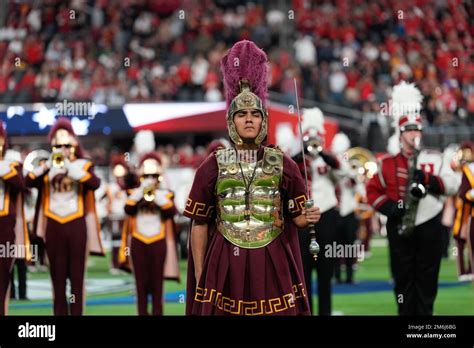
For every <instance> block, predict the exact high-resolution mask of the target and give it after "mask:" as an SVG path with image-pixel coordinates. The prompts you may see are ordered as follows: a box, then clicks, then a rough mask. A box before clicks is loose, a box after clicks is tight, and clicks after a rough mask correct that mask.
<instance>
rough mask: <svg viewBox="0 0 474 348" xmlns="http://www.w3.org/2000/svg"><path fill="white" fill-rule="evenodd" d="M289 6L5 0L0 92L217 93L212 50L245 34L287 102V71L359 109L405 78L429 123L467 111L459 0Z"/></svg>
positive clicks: (22, 97)
mask: <svg viewBox="0 0 474 348" xmlns="http://www.w3.org/2000/svg"><path fill="white" fill-rule="evenodd" d="M234 3H238V4H239V5H238V6H237V5H235V6H233V4H234ZM221 5H222V7H220V6H221ZM290 8H291V9H292V11H293V12H292V14H294V17H291V16H290V15H289V13H287V12H286V11H282V10H280V9H278V8H277V5H276V4H275V3H274V2H271V1H269V0H261V1H256V2H255V3H252V2H243V1H238V2H237V1H236V2H234V1H222V2H220V1H202V2H195V1H192V0H182V1H178V0H173V1H169V0H167V1H165V0H153V1H118V0H101V1H94V2H86V1H82V0H69V1H60V0H47V1H44V2H42V3H41V5H38V4H37V3H36V2H16V1H15V2H13V1H10V2H7V8H6V13H7V16H6V17H5V24H4V25H5V26H4V27H1V28H0V58H1V61H2V62H3V64H2V67H1V68H0V95H1V97H0V98H1V101H2V102H4V103H12V102H18V101H23V102H37V101H49V102H52V101H55V100H57V99H64V98H66V99H74V98H75V99H89V100H94V101H95V102H98V103H99V102H100V103H109V104H120V103H123V102H126V101H131V102H133V101H159V100H186V101H201V100H206V101H219V100H222V99H223V94H222V82H221V77H220V67H219V61H220V58H221V57H222V55H223V54H224V53H225V52H226V50H227V49H228V48H229V47H230V46H231V45H232V44H233V43H235V42H236V41H238V40H241V39H252V40H254V41H255V42H256V43H257V44H258V45H259V46H260V47H262V48H264V49H265V51H266V52H267V54H268V56H269V60H270V73H271V76H270V90H272V91H275V92H279V93H281V94H282V100H281V101H282V102H293V101H294V100H293V99H294V87H293V78H294V77H296V78H297V79H298V88H299V89H300V93H301V95H302V97H304V98H308V99H313V100H316V101H320V102H326V103H335V104H339V105H346V106H348V107H352V108H358V109H359V110H363V107H364V105H365V104H366V103H372V102H376V103H379V104H380V103H382V102H385V101H387V99H388V98H389V96H390V89H391V86H393V85H394V84H396V83H398V82H399V81H400V80H401V79H406V80H410V81H412V82H415V83H417V85H419V86H420V88H421V89H422V91H423V94H424V95H425V97H426V98H425V103H426V113H425V116H426V118H427V121H428V122H429V123H430V124H434V125H436V124H441V123H446V122H448V123H449V122H473V121H472V119H473V118H474V59H473V58H474V57H473V53H472V45H473V39H472V33H473V30H474V28H473V25H472V21H471V20H470V19H471V17H472V6H470V2H469V1H462V0H459V1H450V2H444V1H418V0H407V1H405V2H403V4H402V3H399V2H392V1H385V0H382V1H379V2H372V1H369V0H342V1H329V0H324V1H318V2H310V1H299V0H294V1H292V2H291V7H290ZM290 17H291V18H290ZM292 57H294V58H292ZM16 58H20V62H17V61H16V60H15V59H16ZM371 109H372V107H371Z"/></svg>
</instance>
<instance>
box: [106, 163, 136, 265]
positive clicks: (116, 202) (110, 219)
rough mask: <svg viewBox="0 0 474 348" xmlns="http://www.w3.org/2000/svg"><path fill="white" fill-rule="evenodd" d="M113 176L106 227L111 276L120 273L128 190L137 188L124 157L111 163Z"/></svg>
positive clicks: (108, 198)
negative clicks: (109, 241) (108, 237)
mask: <svg viewBox="0 0 474 348" xmlns="http://www.w3.org/2000/svg"><path fill="white" fill-rule="evenodd" d="M111 162H112V163H111V168H112V172H111V176H112V177H113V180H112V181H111V182H109V183H108V184H107V188H106V196H107V205H106V209H107V218H106V225H107V229H108V230H109V232H110V237H111V244H112V259H111V261H112V262H111V268H110V273H111V274H118V273H119V272H120V270H119V268H120V264H119V260H118V258H119V250H120V244H121V239H122V229H123V222H124V219H125V210H124V207H125V203H126V201H127V190H129V189H132V188H134V187H136V186H137V185H136V184H135V182H134V181H135V180H134V177H135V176H134V175H133V174H132V173H131V171H130V168H129V166H128V164H127V162H126V161H125V160H124V159H123V158H122V156H117V157H115V158H113V159H112V161H111Z"/></svg>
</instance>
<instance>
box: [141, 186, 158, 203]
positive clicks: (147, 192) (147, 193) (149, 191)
mask: <svg viewBox="0 0 474 348" xmlns="http://www.w3.org/2000/svg"><path fill="white" fill-rule="evenodd" d="M143 199H145V201H147V202H153V201H154V200H155V188H154V187H153V186H146V187H145V188H144V189H143Z"/></svg>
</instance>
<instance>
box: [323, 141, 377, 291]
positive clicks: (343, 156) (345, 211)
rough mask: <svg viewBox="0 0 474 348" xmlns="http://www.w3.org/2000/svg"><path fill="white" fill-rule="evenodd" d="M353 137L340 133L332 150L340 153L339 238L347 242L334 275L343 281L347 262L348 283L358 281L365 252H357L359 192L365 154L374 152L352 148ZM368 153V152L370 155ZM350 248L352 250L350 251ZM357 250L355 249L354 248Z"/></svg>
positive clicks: (338, 191)
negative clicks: (357, 272) (357, 271)
mask: <svg viewBox="0 0 474 348" xmlns="http://www.w3.org/2000/svg"><path fill="white" fill-rule="evenodd" d="M350 145H351V143H350V140H349V138H348V137H347V135H346V134H344V133H342V132H341V133H337V134H336V135H335V136H334V139H333V141H332V144H331V151H332V153H333V154H334V155H336V156H337V159H338V161H339V162H340V163H341V171H342V173H341V174H342V175H340V176H339V180H338V181H337V187H336V192H337V196H338V209H339V219H338V221H337V232H338V233H337V241H338V243H339V244H340V245H342V246H344V250H345V252H344V253H345V255H343V256H342V257H340V258H339V259H338V260H337V261H336V265H335V270H334V276H335V278H336V282H337V283H342V282H343V280H342V274H341V273H342V268H343V267H342V266H343V265H344V266H345V273H346V280H345V281H344V282H345V283H347V284H352V283H354V268H355V266H356V260H357V258H358V257H362V255H355V248H353V246H355V242H356V240H357V231H358V228H359V221H358V220H357V217H356V214H355V210H356V208H357V193H358V192H359V191H360V189H359V187H360V186H361V182H362V180H361V179H360V177H362V176H364V172H363V171H364V170H365V168H364V165H365V164H366V163H367V161H368V160H369V159H368V158H363V156H364V155H365V153H367V154H370V153H369V152H368V151H367V150H365V149H362V148H352V149H350ZM366 157H368V155H367V156H366ZM349 250H350V252H349ZM353 250H354V252H353Z"/></svg>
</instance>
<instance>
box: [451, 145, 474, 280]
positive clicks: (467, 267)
mask: <svg viewBox="0 0 474 348" xmlns="http://www.w3.org/2000/svg"><path fill="white" fill-rule="evenodd" d="M457 157H458V158H457V161H458V162H459V167H460V170H461V174H462V181H461V187H460V188H459V192H458V197H457V200H456V208H457V209H456V210H457V211H456V218H455V222H454V226H453V234H454V238H455V240H456V247H457V263H458V270H459V280H461V281H466V280H474V262H473V261H474V258H473V254H474V221H473V216H474V143H473V142H472V141H465V142H463V143H462V144H461V145H460V146H459V151H458V154H457ZM466 249H467V260H466V259H465V250H466Z"/></svg>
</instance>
